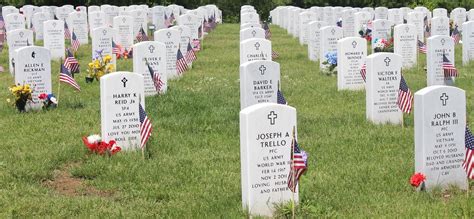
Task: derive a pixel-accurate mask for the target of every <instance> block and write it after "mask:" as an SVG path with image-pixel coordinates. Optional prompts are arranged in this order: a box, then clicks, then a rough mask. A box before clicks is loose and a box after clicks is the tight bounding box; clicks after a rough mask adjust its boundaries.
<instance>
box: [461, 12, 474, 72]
mask: <svg viewBox="0 0 474 219" xmlns="http://www.w3.org/2000/svg"><path fill="white" fill-rule="evenodd" d="M462 26H463V27H462V63H463V65H467V64H468V63H469V62H470V61H471V60H473V59H474V21H468V22H464V23H463V24H462Z"/></svg>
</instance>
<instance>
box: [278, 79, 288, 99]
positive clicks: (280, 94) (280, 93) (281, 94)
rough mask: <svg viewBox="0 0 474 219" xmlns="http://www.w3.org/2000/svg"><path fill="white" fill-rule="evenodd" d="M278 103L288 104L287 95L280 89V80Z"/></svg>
mask: <svg viewBox="0 0 474 219" xmlns="http://www.w3.org/2000/svg"><path fill="white" fill-rule="evenodd" d="M277 103H278V104H284V105H286V104H288V102H286V99H285V97H284V96H283V93H282V92H281V90H280V81H278V91H277Z"/></svg>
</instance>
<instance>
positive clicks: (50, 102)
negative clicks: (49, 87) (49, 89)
mask: <svg viewBox="0 0 474 219" xmlns="http://www.w3.org/2000/svg"><path fill="white" fill-rule="evenodd" d="M38 98H39V99H40V100H41V101H43V109H44V110H49V109H54V108H56V107H57V105H58V100H57V99H56V97H55V96H54V94H46V93H42V94H40V95H39V96H38Z"/></svg>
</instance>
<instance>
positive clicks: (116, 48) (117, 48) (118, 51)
mask: <svg viewBox="0 0 474 219" xmlns="http://www.w3.org/2000/svg"><path fill="white" fill-rule="evenodd" d="M121 53H122V48H121V46H120V45H118V44H116V43H115V42H114V41H113V40H112V54H115V55H116V56H117V58H119V57H120V54H121Z"/></svg>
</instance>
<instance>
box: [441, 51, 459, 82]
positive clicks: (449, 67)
mask: <svg viewBox="0 0 474 219" xmlns="http://www.w3.org/2000/svg"><path fill="white" fill-rule="evenodd" d="M443 71H444V77H445V78H448V77H457V76H458V70H457V69H456V67H454V65H453V63H451V62H450V61H449V59H448V57H447V56H446V54H443Z"/></svg>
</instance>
